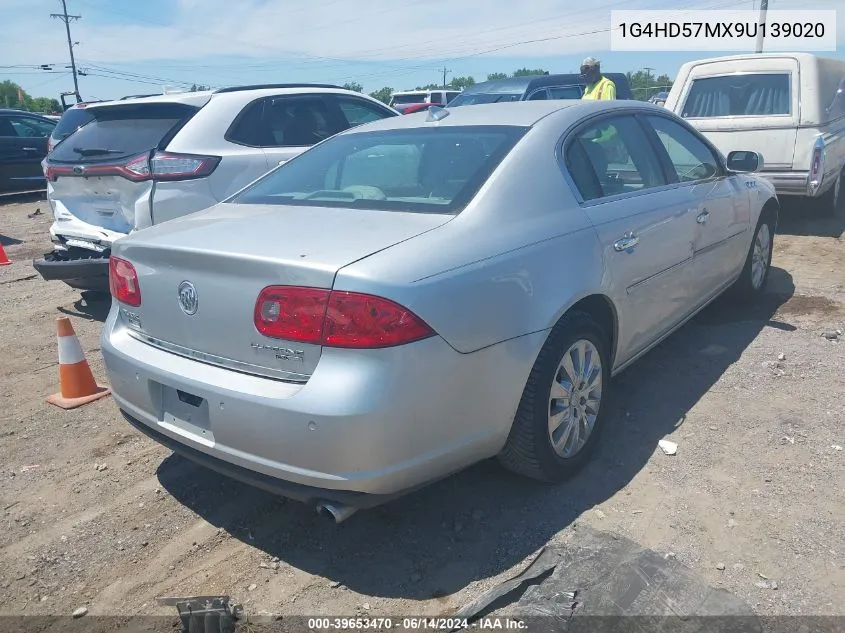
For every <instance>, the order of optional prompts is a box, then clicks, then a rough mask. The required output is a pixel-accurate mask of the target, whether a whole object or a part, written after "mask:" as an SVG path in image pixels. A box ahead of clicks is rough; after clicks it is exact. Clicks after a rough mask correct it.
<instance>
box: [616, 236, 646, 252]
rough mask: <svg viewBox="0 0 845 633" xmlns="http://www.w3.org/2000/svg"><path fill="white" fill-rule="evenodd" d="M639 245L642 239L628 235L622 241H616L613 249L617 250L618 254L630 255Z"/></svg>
mask: <svg viewBox="0 0 845 633" xmlns="http://www.w3.org/2000/svg"><path fill="white" fill-rule="evenodd" d="M639 243H640V238H638V237H637V236H636V235H634V234H633V233H628V234H626V235H625V236H624V237H621V238H620V239H618V240H616V241H615V242H614V243H613V248H615V249H616V251H617V252H618V253H622V252H625V251H627V252H629V253H630V252H631V251H632V250H634V249H635V248H636V247H637V244H639Z"/></svg>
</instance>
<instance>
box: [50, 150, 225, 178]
mask: <svg viewBox="0 0 845 633" xmlns="http://www.w3.org/2000/svg"><path fill="white" fill-rule="evenodd" d="M219 163H220V157H219V156H196V155H194V154H174V153H172V152H155V153H154V154H153V155H152V158H150V155H149V153H148V152H144V153H143V154H137V155H135V156H132V157H131V158H129V159H127V160H126V161H125V162H120V163H110V164H107V165H98V164H79V165H56V164H53V165H48V166H47V169H46V170H45V176H46V177H47V180H50V181H53V182H55V180H56V179H57V178H58V177H59V176H122V177H123V178H126V179H127V180H131V181H133V182H143V181H145V180H155V181H165V180H166V181H173V180H191V179H193V178H204V177H205V176H208V175H209V174H211V172H213V171H214V170H215V168H216V167H217V165H218V164H219Z"/></svg>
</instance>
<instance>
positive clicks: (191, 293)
mask: <svg viewBox="0 0 845 633" xmlns="http://www.w3.org/2000/svg"><path fill="white" fill-rule="evenodd" d="M179 307H180V308H182V312H184V313H185V314H188V315H191V314H196V312H197V308H198V307H199V298H198V297H197V289H196V288H194V284H192V283H191V282H190V281H183V282H182V283H181V284H179Z"/></svg>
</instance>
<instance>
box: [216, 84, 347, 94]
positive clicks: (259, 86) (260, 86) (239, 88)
mask: <svg viewBox="0 0 845 633" xmlns="http://www.w3.org/2000/svg"><path fill="white" fill-rule="evenodd" d="M268 88H336V89H339V90H343V87H342V86H335V85H333V84H255V85H252V86H231V87H229V88H218V89H217V90H215V91H214V93H215V94H220V93H221V92H241V91H242V90H265V89H268Z"/></svg>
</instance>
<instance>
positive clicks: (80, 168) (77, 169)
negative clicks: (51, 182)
mask: <svg viewBox="0 0 845 633" xmlns="http://www.w3.org/2000/svg"><path fill="white" fill-rule="evenodd" d="M73 173H74V174H76V175H77V176H79V175H82V174H84V173H85V166H84V165H74V166H73Z"/></svg>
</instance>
